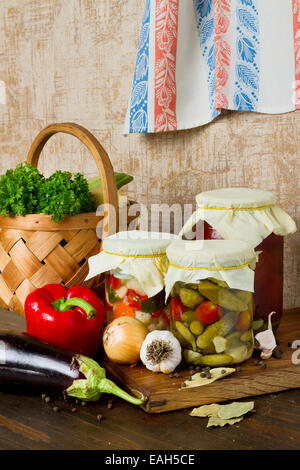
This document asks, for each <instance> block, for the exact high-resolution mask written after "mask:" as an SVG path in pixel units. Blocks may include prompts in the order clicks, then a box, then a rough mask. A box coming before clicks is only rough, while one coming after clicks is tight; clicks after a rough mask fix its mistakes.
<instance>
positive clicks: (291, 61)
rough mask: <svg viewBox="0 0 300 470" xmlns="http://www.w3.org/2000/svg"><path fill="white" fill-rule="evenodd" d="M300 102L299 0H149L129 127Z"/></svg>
mask: <svg viewBox="0 0 300 470" xmlns="http://www.w3.org/2000/svg"><path fill="white" fill-rule="evenodd" d="M222 108H223V109H231V110H237V111H256V112H261V113H270V114H276V113H285V112H289V111H294V110H295V109H299V108H300V0H147V1H146V9H145V14H144V18H143V22H142V29H141V35H140V43H139V48H138V54H137V60H136V65H135V71H134V77H133V86H132V92H131V98H130V102H129V107H128V112H127V116H126V122H125V133H126V134H127V133H140V132H142V133H147V132H166V131H171V130H179V129H188V128H192V127H196V126H201V125H203V124H206V123H208V122H210V121H212V120H213V119H214V118H215V117H217V116H218V115H219V114H220V109H222Z"/></svg>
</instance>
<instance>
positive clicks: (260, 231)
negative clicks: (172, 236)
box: [180, 188, 296, 330]
mask: <svg viewBox="0 0 300 470" xmlns="http://www.w3.org/2000/svg"><path fill="white" fill-rule="evenodd" d="M196 201H197V206H198V208H197V210H196V212H195V213H194V214H193V215H192V217H191V218H190V219H189V220H188V221H187V223H186V224H185V225H184V227H183V229H182V230H181V232H180V235H181V236H182V235H184V236H185V237H188V238H194V239H195V238H197V239H199V238H200V239H205V240H220V239H226V240H243V241H246V242H248V243H249V244H250V245H251V246H252V247H253V248H255V250H256V252H257V253H259V259H258V263H257V266H256V270H255V288H254V290H255V293H254V321H255V323H254V325H255V327H256V329H257V330H260V329H265V328H266V327H267V322H268V315H269V314H270V313H271V312H273V311H274V312H275V313H274V314H273V315H272V326H273V329H274V330H276V328H277V327H278V325H279V322H280V319H281V317H282V312H283V236H285V235H288V234H290V233H294V232H295V231H296V225H295V222H294V221H293V220H292V219H291V217H290V216H289V215H288V214H286V213H285V212H284V211H283V210H282V209H281V208H279V207H278V206H276V205H275V196H274V194H273V193H270V192H268V191H262V190H255V189H248V188H225V189H218V190H213V191H206V192H203V193H200V194H198V195H197V196H196ZM193 230H194V231H195V232H193Z"/></svg>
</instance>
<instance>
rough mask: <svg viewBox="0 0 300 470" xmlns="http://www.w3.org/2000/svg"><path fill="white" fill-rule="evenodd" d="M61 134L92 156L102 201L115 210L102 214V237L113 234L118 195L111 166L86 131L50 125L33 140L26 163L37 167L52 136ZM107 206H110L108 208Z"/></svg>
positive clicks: (106, 156) (105, 154)
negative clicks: (82, 145) (100, 185)
mask: <svg viewBox="0 0 300 470" xmlns="http://www.w3.org/2000/svg"><path fill="white" fill-rule="evenodd" d="M58 132H63V133H64V134H70V135H73V136H74V137H77V139H79V140H80V141H81V142H82V143H83V144H84V145H85V146H86V147H87V148H88V149H89V151H90V153H91V154H92V156H93V158H94V160H95V162H96V164H97V168H98V171H99V174H100V177H101V181H102V189H103V201H104V204H105V207H106V208H109V207H111V206H113V208H114V209H115V210H106V212H105V213H104V225H103V235H102V238H105V237H106V236H107V235H111V234H113V233H114V232H115V231H118V193H117V186H116V180H115V175H114V171H113V166H112V164H111V161H110V159H109V156H108V155H107V153H106V152H105V150H104V148H103V147H102V145H101V144H100V142H99V141H98V140H97V139H96V138H95V137H94V136H93V134H91V133H90V132H89V131H88V130H87V129H85V128H84V127H82V126H79V125H78V124H74V123H71V122H66V123H61V124H50V126H47V127H45V129H43V130H42V131H41V132H40V133H39V134H38V135H37V136H36V138H35V139H34V141H33V142H32V144H31V147H30V150H29V152H28V156H27V162H28V163H31V165H32V166H34V167H37V165H38V161H39V157H40V154H41V152H42V150H43V148H44V146H45V145H46V143H47V142H48V140H49V139H50V137H52V136H53V135H54V134H57V133H58ZM107 204H109V205H110V206H108V205H107ZM113 212H114V213H113Z"/></svg>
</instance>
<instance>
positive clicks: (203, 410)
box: [190, 403, 223, 418]
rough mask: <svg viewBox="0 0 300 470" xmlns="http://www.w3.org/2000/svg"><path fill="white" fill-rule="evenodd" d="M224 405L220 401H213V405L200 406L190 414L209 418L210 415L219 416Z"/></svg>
mask: <svg viewBox="0 0 300 470" xmlns="http://www.w3.org/2000/svg"><path fill="white" fill-rule="evenodd" d="M222 406H223V405H219V404H218V403H212V404H211V405H203V406H199V408H194V409H193V410H192V411H191V413H190V416H196V417H198V418H207V417H210V416H218V411H219V410H220V408H222Z"/></svg>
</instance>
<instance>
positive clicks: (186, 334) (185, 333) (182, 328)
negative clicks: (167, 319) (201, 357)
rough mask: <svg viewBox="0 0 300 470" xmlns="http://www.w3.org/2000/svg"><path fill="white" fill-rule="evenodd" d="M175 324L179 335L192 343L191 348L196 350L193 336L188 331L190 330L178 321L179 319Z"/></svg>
mask: <svg viewBox="0 0 300 470" xmlns="http://www.w3.org/2000/svg"><path fill="white" fill-rule="evenodd" d="M175 326H176V329H177V331H178V332H179V333H180V334H181V336H183V338H184V339H185V341H187V342H188V343H190V344H191V345H192V348H193V350H194V351H196V342H195V338H194V336H193V335H192V333H191V332H190V330H189V329H188V328H187V327H186V326H184V325H183V324H182V323H180V322H179V321H176V322H175Z"/></svg>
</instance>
